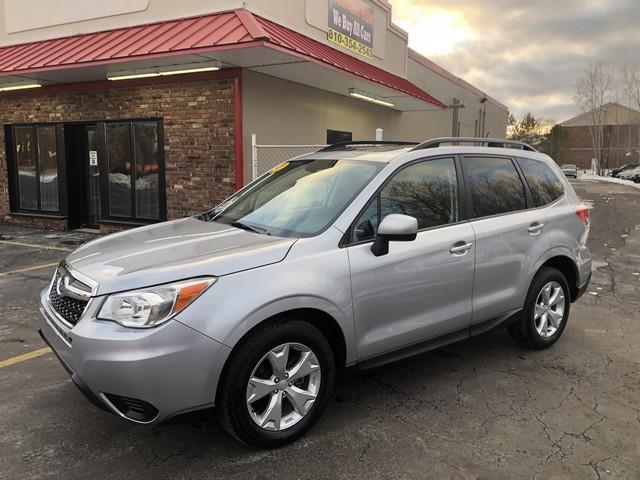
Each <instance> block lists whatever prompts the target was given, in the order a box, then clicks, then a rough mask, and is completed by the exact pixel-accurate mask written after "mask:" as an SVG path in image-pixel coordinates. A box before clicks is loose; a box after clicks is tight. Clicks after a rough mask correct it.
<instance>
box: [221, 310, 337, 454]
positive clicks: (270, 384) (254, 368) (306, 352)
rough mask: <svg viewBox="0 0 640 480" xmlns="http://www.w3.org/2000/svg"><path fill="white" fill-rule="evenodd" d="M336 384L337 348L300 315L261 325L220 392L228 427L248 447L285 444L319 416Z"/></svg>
mask: <svg viewBox="0 0 640 480" xmlns="http://www.w3.org/2000/svg"><path fill="white" fill-rule="evenodd" d="M334 383H335V364H334V358H333V352H332V351H331V347H330V346H329V343H328V341H327V339H326V338H325V336H324V335H323V334H322V332H320V330H318V329H317V328H316V327H314V326H313V325H311V324H309V323H307V322H304V321H303V320H299V319H295V318H290V319H283V320H281V321H279V322H276V323H269V324H266V325H264V326H260V327H258V328H257V329H256V330H254V331H253V332H251V333H250V334H249V335H248V336H247V337H246V338H244V339H243V340H242V341H241V342H240V343H239V344H238V346H237V347H236V349H235V350H234V352H233V353H232V357H231V358H230V360H229V363H228V366H227V367H226V368H225V372H224V375H223V378H222V383H221V387H220V393H219V395H218V408H219V416H220V420H221V423H222V426H223V427H224V428H225V430H227V431H228V432H229V433H230V434H231V435H233V436H234V437H235V438H237V439H238V440H240V441H241V442H242V443H245V444H247V445H251V446H254V447H258V448H275V447H279V446H282V445H285V444H287V443H289V442H292V441H294V440H296V439H297V438H299V437H301V436H302V435H304V433H306V432H307V431H308V430H309V429H310V428H311V427H312V426H313V424H314V423H315V422H316V421H317V420H318V418H319V417H320V415H321V413H322V411H323V410H324V408H325V406H326V404H327V402H328V399H329V397H330V395H331V393H332V392H333V387H334Z"/></svg>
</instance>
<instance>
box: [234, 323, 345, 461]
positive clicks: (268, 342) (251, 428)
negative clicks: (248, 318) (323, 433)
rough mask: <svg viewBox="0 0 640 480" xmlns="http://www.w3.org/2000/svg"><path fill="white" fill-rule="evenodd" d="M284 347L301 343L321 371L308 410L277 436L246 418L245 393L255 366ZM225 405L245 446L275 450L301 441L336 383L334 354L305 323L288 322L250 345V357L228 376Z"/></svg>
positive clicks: (321, 335)
mask: <svg viewBox="0 0 640 480" xmlns="http://www.w3.org/2000/svg"><path fill="white" fill-rule="evenodd" d="M284 343H300V344H303V345H305V346H306V347H308V348H310V349H311V350H312V351H313V353H314V354H315V355H316V357H317V359H318V362H319V364H320V368H321V381H320V390H319V392H318V395H317V397H316V400H315V402H314V404H313V406H312V407H311V410H310V411H309V412H308V413H307V414H306V415H305V416H304V418H302V419H301V420H300V421H299V422H298V423H296V424H295V425H293V426H291V427H289V428H287V429H285V430H282V431H278V432H274V431H269V430H265V429H263V428H261V427H259V426H258V425H257V424H256V423H255V422H254V421H253V420H252V418H251V416H250V415H249V411H248V409H247V405H246V389H247V384H248V382H249V377H250V375H251V374H252V373H253V370H254V368H255V367H256V366H257V364H258V362H259V361H260V360H261V359H262V358H263V357H264V356H265V355H266V354H267V353H268V352H269V351H270V350H272V349H273V348H275V347H277V346H279V345H282V344H284ZM230 373H231V374H232V375H233V378H230V379H229V383H228V385H229V388H230V391H229V399H230V400H231V404H230V405H228V408H229V409H230V414H231V420H232V422H233V423H234V427H235V428H234V430H235V431H236V433H237V434H238V436H239V437H240V440H242V441H243V442H245V443H249V444H251V445H254V446H257V447H262V448H274V447H278V446H281V445H284V444H286V443H289V442H292V441H294V440H296V439H297V438H299V437H301V436H302V435H303V434H304V433H305V432H306V431H307V430H308V429H309V428H311V426H312V425H313V424H314V423H315V422H316V421H317V420H318V418H319V417H320V415H321V414H322V411H323V410H324V408H325V406H326V404H327V402H328V399H329V397H330V395H331V393H332V392H333V387H334V383H335V361H334V358H333V352H332V351H331V347H330V346H329V343H328V342H327V340H326V338H325V337H324V335H323V334H322V333H321V332H320V331H319V330H318V329H316V328H315V327H313V326H312V325H310V324H307V323H305V322H287V323H283V324H282V326H281V327H280V328H275V329H273V330H271V331H270V332H268V333H267V334H266V335H264V336H261V337H259V338H258V339H257V341H256V342H255V343H253V344H252V348H251V350H250V353H249V354H248V355H246V358H244V359H242V360H241V365H240V368H239V369H237V371H235V372H230Z"/></svg>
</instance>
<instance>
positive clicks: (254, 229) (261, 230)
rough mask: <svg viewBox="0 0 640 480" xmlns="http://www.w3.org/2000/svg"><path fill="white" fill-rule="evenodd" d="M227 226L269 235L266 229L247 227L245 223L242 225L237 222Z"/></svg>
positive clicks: (253, 226)
mask: <svg viewBox="0 0 640 480" xmlns="http://www.w3.org/2000/svg"><path fill="white" fill-rule="evenodd" d="M229 225H231V226H232V227H236V228H241V229H242V230H247V231H249V232H253V233H260V234H264V235H271V234H270V233H269V231H268V230H267V229H266V228H260V227H256V226H255V225H247V224H246V223H242V222H238V221H236V222H231V223H230V224H229Z"/></svg>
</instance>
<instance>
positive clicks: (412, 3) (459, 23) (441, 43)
mask: <svg viewBox="0 0 640 480" xmlns="http://www.w3.org/2000/svg"><path fill="white" fill-rule="evenodd" d="M391 3H392V5H393V16H394V22H395V23H396V24H398V25H399V26H400V27H402V28H403V29H405V30H407V31H408V32H409V44H410V46H411V47H412V48H413V49H415V50H417V51H419V52H420V53H422V54H424V55H426V56H427V57H429V58H430V59H432V60H433V61H435V62H437V63H439V64H440V65H442V66H443V67H445V68H447V69H448V70H450V71H451V72H453V73H455V74H456V75H458V76H461V77H462V78H464V79H465V80H467V81H469V82H471V83H473V84H474V85H476V86H478V87H479V88H481V89H483V90H484V91H486V92H487V93H488V94H489V95H491V96H493V97H495V98H497V99H498V100H500V101H502V102H503V103H505V104H507V105H508V106H509V108H510V109H511V111H512V112H513V113H515V114H516V115H517V116H518V117H520V116H521V115H522V114H523V112H526V111H529V110H531V111H533V112H534V114H535V115H536V116H540V117H544V118H545V119H549V120H556V121H559V122H561V121H563V120H566V119H568V118H570V117H572V116H573V115H574V114H576V113H577V110H576V107H575V106H574V104H573V91H574V85H575V82H576V78H577V77H578V76H579V75H580V74H581V72H582V71H583V70H584V67H585V66H586V65H587V64H588V63H589V62H598V61H599V62H603V63H609V64H614V65H617V66H622V65H624V64H625V63H628V64H638V63H640V0H391Z"/></svg>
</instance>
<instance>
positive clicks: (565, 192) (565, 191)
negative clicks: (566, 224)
mask: <svg viewBox="0 0 640 480" xmlns="http://www.w3.org/2000/svg"><path fill="white" fill-rule="evenodd" d="M522 160H530V161H532V162H539V163H541V164H543V165H544V166H545V167H547V168H548V169H549V171H550V172H551V173H553V175H554V176H555V177H556V180H558V182H560V185H562V195H560V196H559V197H558V198H556V199H555V200H552V201H550V202H549V203H545V204H544V205H536V202H535V199H534V198H533V191H532V190H531V186H530V185H529V181H528V180H527V175H526V174H525V172H524V168H522V165H520V161H522ZM515 161H516V164H517V165H518V168H519V169H520V171H521V172H522V177H523V178H524V181H525V184H526V186H527V189H528V191H529V193H530V195H531V203H532V205H533V206H532V207H530V209H533V210H537V209H540V208H547V207H549V206H551V205H555V204H556V203H558V202H559V201H560V200H562V199H563V198H565V197H566V195H567V189H566V188H565V185H564V183H563V182H562V179H561V178H560V177H559V176H558V175H557V173H556V172H554V171H553V168H551V167H550V166H549V165H547V164H546V163H545V162H543V161H542V160H536V159H535V158H528V157H516V158H515Z"/></svg>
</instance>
